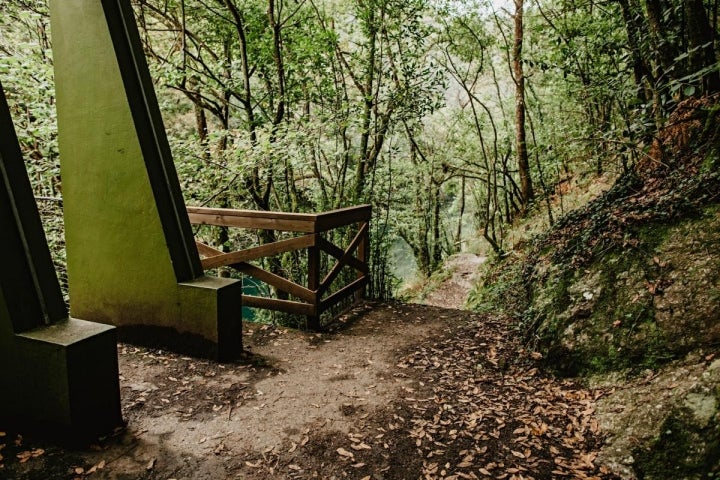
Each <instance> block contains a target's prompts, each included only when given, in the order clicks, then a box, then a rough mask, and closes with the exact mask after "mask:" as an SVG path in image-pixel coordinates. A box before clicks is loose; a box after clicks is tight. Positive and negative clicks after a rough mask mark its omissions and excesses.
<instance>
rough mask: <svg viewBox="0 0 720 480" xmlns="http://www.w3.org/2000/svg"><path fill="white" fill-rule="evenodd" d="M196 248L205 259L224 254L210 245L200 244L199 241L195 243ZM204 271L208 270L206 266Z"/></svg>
mask: <svg viewBox="0 0 720 480" xmlns="http://www.w3.org/2000/svg"><path fill="white" fill-rule="evenodd" d="M195 246H196V247H197V249H198V253H199V254H200V255H202V256H203V257H216V256H218V255H222V254H223V252H221V251H220V250H218V249H217V248H213V247H211V246H210V245H205V244H204V243H202V242H198V241H197V240H196V241H195ZM203 269H205V270H207V268H206V267H205V266H203Z"/></svg>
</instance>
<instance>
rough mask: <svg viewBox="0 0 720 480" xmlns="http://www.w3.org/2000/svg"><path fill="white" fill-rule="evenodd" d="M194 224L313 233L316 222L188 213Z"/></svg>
mask: <svg viewBox="0 0 720 480" xmlns="http://www.w3.org/2000/svg"><path fill="white" fill-rule="evenodd" d="M188 217H189V218H190V223H192V224H193V225H214V226H219V227H237V228H252V229H259V230H278V231H282V232H299V233H313V232H314V231H315V224H314V222H312V221H307V220H285V219H277V218H253V217H239V216H225V215H213V214H205V213H188Z"/></svg>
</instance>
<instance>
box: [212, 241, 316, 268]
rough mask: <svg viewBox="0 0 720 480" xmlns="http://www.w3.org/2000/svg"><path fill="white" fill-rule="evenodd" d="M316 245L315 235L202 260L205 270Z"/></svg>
mask: <svg viewBox="0 0 720 480" xmlns="http://www.w3.org/2000/svg"><path fill="white" fill-rule="evenodd" d="M313 245H315V235H303V236H302V237H296V238H288V239H287V240H279V241H277V242H273V243H266V244H264V245H260V246H257V247H252V248H246V249H244V250H238V251H237V252H230V253H223V254H221V255H216V256H213V257H210V258H205V259H203V260H202V266H203V268H204V269H206V270H207V269H210V268H215V267H221V266H225V265H232V264H233V263H242V262H249V261H250V260H256V259H258V258H263V257H270V256H272V255H277V254H279V253H285V252H291V251H293V250H300V249H303V248H307V247H311V246H313Z"/></svg>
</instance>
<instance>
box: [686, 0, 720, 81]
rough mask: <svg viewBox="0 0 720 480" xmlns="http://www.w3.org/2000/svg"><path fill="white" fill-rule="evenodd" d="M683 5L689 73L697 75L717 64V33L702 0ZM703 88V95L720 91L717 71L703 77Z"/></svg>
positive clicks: (691, 0) (692, 0) (719, 77)
mask: <svg viewBox="0 0 720 480" xmlns="http://www.w3.org/2000/svg"><path fill="white" fill-rule="evenodd" d="M683 3H684V6H685V19H686V21H687V26H686V30H687V35H688V48H687V49H688V52H689V53H690V62H689V73H695V72H699V71H701V70H703V69H705V68H707V67H711V66H713V65H715V64H716V63H717V57H716V55H715V46H714V41H713V40H714V37H715V32H714V30H712V28H711V26H710V19H709V18H708V16H707V14H706V13H705V7H704V5H703V1H702V0H685V1H684V2H683ZM701 86H702V93H703V94H712V93H715V92H717V91H719V90H720V75H719V74H718V71H717V69H714V70H712V71H711V72H708V73H707V74H705V75H703V77H702V84H701Z"/></svg>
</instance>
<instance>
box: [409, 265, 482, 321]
mask: <svg viewBox="0 0 720 480" xmlns="http://www.w3.org/2000/svg"><path fill="white" fill-rule="evenodd" d="M485 260H487V257H481V256H478V255H473V254H472V253H461V254H458V255H454V256H452V257H451V258H449V259H448V260H447V261H446V262H445V265H444V266H443V268H444V269H445V270H447V271H449V272H451V276H450V278H448V279H447V280H445V281H444V282H442V283H441V284H440V285H439V286H438V288H436V289H435V290H433V291H432V292H431V293H430V294H429V295H428V296H427V297H425V299H424V300H423V301H422V303H423V304H425V305H433V306H436V307H443V308H457V309H462V308H463V306H464V305H465V301H466V300H467V296H468V292H470V290H471V289H472V287H473V284H474V281H475V279H476V278H477V275H478V269H479V268H480V265H482V264H483V263H484V262H485Z"/></svg>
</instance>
